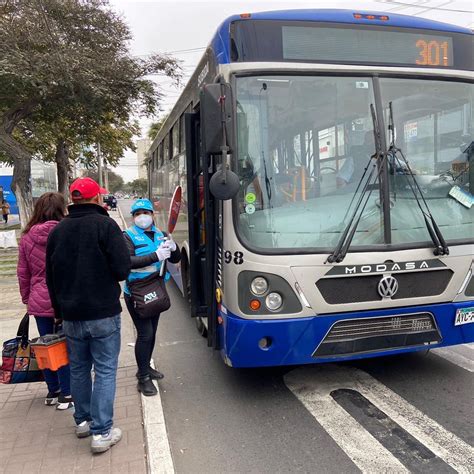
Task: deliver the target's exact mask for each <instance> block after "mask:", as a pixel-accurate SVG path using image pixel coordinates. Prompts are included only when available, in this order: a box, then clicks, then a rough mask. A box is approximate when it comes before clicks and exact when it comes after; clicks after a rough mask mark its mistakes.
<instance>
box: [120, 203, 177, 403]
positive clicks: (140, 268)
mask: <svg viewBox="0 0 474 474" xmlns="http://www.w3.org/2000/svg"><path fill="white" fill-rule="evenodd" d="M131 213H132V216H133V222H134V225H132V226H131V227H130V228H129V229H127V230H126V231H125V233H124V235H125V240H126V242H127V246H128V248H129V251H130V255H131V260H132V271H131V273H130V275H129V277H128V279H127V281H130V282H131V281H134V280H139V279H142V278H146V277H148V276H150V275H151V274H153V273H159V272H160V268H161V265H162V264H163V262H164V261H165V260H169V261H170V262H171V263H178V262H179V261H180V259H181V253H180V251H179V249H178V248H177V247H176V244H175V243H174V242H173V240H171V239H170V238H169V237H167V236H166V235H165V234H164V233H163V232H161V231H160V230H159V229H157V228H156V227H155V225H154V222H153V204H152V203H151V202H150V201H149V200H148V199H139V200H138V201H136V202H135V203H134V204H133V206H132V210H131ZM169 278H170V276H169V274H168V273H166V276H165V281H167V280H169ZM124 297H125V303H126V305H127V308H128V311H129V313H130V316H131V317H132V320H133V323H134V324H135V327H136V329H137V340H136V343H135V358H136V360H137V365H138V372H137V378H138V385H137V388H138V391H139V392H142V393H143V395H147V396H151V395H156V394H157V390H156V387H155V385H154V384H153V382H152V379H155V380H158V379H162V378H163V374H162V373H161V372H159V371H158V370H155V369H152V368H151V367H150V360H151V356H152V354H153V348H154V347H155V338H156V329H157V328H158V320H159V319H160V315H159V314H157V315H156V316H154V317H152V318H146V319H142V318H140V315H139V314H137V310H136V308H135V307H134V304H133V301H132V298H131V296H130V291H129V289H128V287H127V285H126V284H125V288H124Z"/></svg>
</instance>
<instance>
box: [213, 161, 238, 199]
mask: <svg viewBox="0 0 474 474" xmlns="http://www.w3.org/2000/svg"><path fill="white" fill-rule="evenodd" d="M209 189H210V190H211V193H212V194H213V196H214V197H215V198H216V199H220V200H221V201H227V200H228V199H232V198H233V197H234V196H235V195H236V194H237V193H238V192H239V189H240V181H239V177H238V176H237V175H236V174H235V173H234V172H233V171H230V170H226V169H225V168H224V169H221V170H218V171H216V172H215V173H214V174H213V175H212V178H211V180H210V181H209Z"/></svg>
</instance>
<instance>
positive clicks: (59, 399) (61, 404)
mask: <svg viewBox="0 0 474 474" xmlns="http://www.w3.org/2000/svg"><path fill="white" fill-rule="evenodd" d="M44 404H45V405H49V406H53V405H56V410H67V409H68V408H72V407H73V406H74V401H73V399H72V397H71V395H67V396H65V395H62V394H61V392H48V395H46V398H45V399H44Z"/></svg>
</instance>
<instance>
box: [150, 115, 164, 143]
mask: <svg viewBox="0 0 474 474" xmlns="http://www.w3.org/2000/svg"><path fill="white" fill-rule="evenodd" d="M167 118H168V115H165V116H164V117H161V118H160V119H159V120H157V121H156V122H153V123H152V124H151V125H150V128H149V129H148V132H147V135H148V138H149V139H150V140H151V141H153V140H154V139H155V137H156V136H157V135H158V132H159V131H160V129H161V127H162V126H163V124H164V123H165V120H166V119H167Z"/></svg>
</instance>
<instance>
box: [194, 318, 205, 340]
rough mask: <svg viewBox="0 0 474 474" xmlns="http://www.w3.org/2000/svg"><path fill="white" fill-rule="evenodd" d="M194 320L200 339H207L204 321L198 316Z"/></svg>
mask: <svg viewBox="0 0 474 474" xmlns="http://www.w3.org/2000/svg"><path fill="white" fill-rule="evenodd" d="M195 319H196V329H197V331H198V333H199V334H201V336H202V337H207V328H206V325H205V324H204V321H203V320H202V318H200V317H199V316H198V317H197V318H195Z"/></svg>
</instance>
